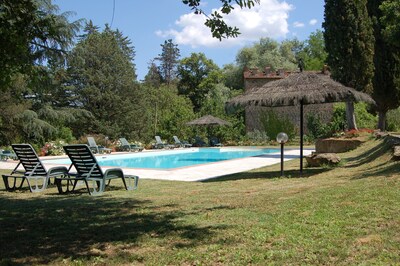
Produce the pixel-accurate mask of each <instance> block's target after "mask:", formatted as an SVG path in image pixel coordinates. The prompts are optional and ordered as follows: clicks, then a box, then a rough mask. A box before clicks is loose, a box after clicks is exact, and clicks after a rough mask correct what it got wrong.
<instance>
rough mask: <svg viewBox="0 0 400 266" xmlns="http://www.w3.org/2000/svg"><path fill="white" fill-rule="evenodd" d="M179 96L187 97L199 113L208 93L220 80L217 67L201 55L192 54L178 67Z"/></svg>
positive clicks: (219, 72)
mask: <svg viewBox="0 0 400 266" xmlns="http://www.w3.org/2000/svg"><path fill="white" fill-rule="evenodd" d="M178 75H179V77H180V80H179V83H178V91H179V94H181V95H185V96H187V97H189V99H190V100H191V101H192V103H193V106H194V110H195V112H197V111H199V110H200V108H201V106H202V104H203V102H204V99H205V98H206V95H207V94H208V92H209V91H210V90H211V89H212V88H213V87H214V86H215V85H216V84H218V83H219V82H220V81H221V80H222V75H221V71H220V70H219V67H218V66H217V65H216V64H215V63H214V62H213V61H212V60H211V59H208V58H207V57H206V56H205V55H204V54H203V53H192V54H191V55H190V57H186V58H183V59H182V60H181V62H180V64H179V66H178Z"/></svg>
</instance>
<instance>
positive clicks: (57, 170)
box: [47, 166, 68, 176]
mask: <svg viewBox="0 0 400 266" xmlns="http://www.w3.org/2000/svg"><path fill="white" fill-rule="evenodd" d="M47 173H48V175H49V176H55V175H65V174H68V169H67V167H65V166H55V167H52V168H50V169H49V170H48V171H47Z"/></svg>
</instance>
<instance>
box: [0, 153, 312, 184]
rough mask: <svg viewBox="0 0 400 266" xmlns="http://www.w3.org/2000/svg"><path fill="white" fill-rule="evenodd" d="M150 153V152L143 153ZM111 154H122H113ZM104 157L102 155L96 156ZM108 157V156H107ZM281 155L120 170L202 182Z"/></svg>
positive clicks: (1, 164) (3, 165)
mask: <svg viewBox="0 0 400 266" xmlns="http://www.w3.org/2000/svg"><path fill="white" fill-rule="evenodd" d="M230 148H231V147H223V148H222V149H230ZM312 151H314V150H313V149H304V150H303V155H304V156H306V155H309V154H311V152H312ZM143 152H152V151H143ZM113 154H123V153H120V152H115V153H112V154H111V156H112V155H113ZM284 155H285V158H284V160H285V161H288V160H293V159H297V158H299V157H300V150H299V149H285V152H284ZM97 156H100V157H101V156H104V155H97ZM107 156H109V155H107ZM55 158H58V159H59V158H65V156H63V157H60V156H58V157H41V160H42V162H43V164H44V165H45V167H46V168H47V169H49V168H51V167H54V166H56V165H55V164H50V163H48V162H46V161H47V159H55ZM280 160H281V155H280V152H278V153H271V154H265V155H262V156H255V157H247V158H242V159H233V160H227V161H221V162H214V163H208V164H201V165H195V166H189V167H182V168H176V169H169V170H158V169H143V168H122V169H123V171H124V173H125V174H131V175H137V176H139V177H140V178H141V179H157V180H174V181H192V182H193V181H202V180H207V179H211V178H216V177H219V176H224V175H229V174H234V173H240V172H245V171H249V170H252V169H257V168H261V167H264V166H268V165H273V164H277V163H280ZM17 163H18V161H13V160H7V161H0V169H14V168H15V166H16V165H17ZM108 168H111V167H102V169H104V170H105V169H108Z"/></svg>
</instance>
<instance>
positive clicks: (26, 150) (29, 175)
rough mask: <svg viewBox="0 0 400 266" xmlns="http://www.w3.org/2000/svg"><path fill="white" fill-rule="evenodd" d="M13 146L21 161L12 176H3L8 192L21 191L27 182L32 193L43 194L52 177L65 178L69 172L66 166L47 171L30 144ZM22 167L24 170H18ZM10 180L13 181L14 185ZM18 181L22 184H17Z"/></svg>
mask: <svg viewBox="0 0 400 266" xmlns="http://www.w3.org/2000/svg"><path fill="white" fill-rule="evenodd" d="M11 146H12V148H13V150H14V152H15V155H16V156H17V157H18V159H19V163H18V164H17V166H16V167H15V168H14V170H13V171H12V172H11V174H9V175H3V181H4V186H5V187H6V190H7V191H14V190H16V189H21V188H22V186H23V184H24V182H25V180H26V181H27V183H28V186H29V190H30V191H31V192H41V191H43V190H45V189H46V188H47V185H48V184H49V183H50V178H51V177H57V176H64V175H66V174H67V172H68V169H67V168H66V167H64V166H60V167H52V168H50V169H49V170H46V168H45V167H44V165H43V163H42V162H41V160H40V159H39V157H38V155H37V154H36V152H35V150H34V149H33V148H32V146H31V145H30V144H13V145H11ZM21 165H22V167H23V169H20V170H18V168H19V166H21ZM10 179H11V180H13V181H11V182H12V184H11V183H10ZM18 180H20V182H17V181H18ZM17 183H18V184H17Z"/></svg>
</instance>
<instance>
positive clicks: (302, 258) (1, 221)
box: [0, 140, 400, 265]
mask: <svg viewBox="0 0 400 266" xmlns="http://www.w3.org/2000/svg"><path fill="white" fill-rule="evenodd" d="M340 156H341V157H342V159H343V161H344V162H343V163H342V164H341V166H340V167H337V168H306V169H305V171H304V175H303V177H302V178H300V177H298V171H297V169H298V165H299V161H298V160H294V161H291V162H287V163H285V174H286V175H287V176H286V177H285V178H280V177H279V175H280V166H279V165H275V166H270V167H265V168H262V169H258V170H254V171H251V172H245V173H240V174H235V175H230V176H225V177H222V178H219V179H215V180H211V181H208V182H177V181H155V180H141V181H140V184H139V190H137V191H135V192H133V193H131V192H128V191H124V190H122V186H121V184H118V183H117V182H116V183H115V186H112V187H111V188H109V189H108V191H107V192H106V193H105V194H104V195H103V196H101V197H90V196H88V195H87V194H70V195H58V194H57V191H56V188H54V187H52V188H50V189H48V190H46V191H45V192H43V193H30V192H29V191H26V190H25V191H22V192H14V193H10V192H5V191H4V184H1V185H0V189H1V190H0V206H1V207H0V243H1V245H0V265H19V264H30V265H31V264H56V265H120V264H125V265H127V264H133V265H248V264H253V265H266V264H270V265H360V264H361V265H400V252H399V251H400V178H399V171H400V162H395V161H392V160H391V152H390V148H389V147H388V146H387V145H386V144H385V143H384V142H383V141H382V140H370V141H368V142H367V143H365V144H364V145H363V146H361V147H360V148H358V149H357V150H355V151H352V152H349V153H345V154H340ZM0 172H1V173H9V171H8V170H7V171H5V170H0Z"/></svg>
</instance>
